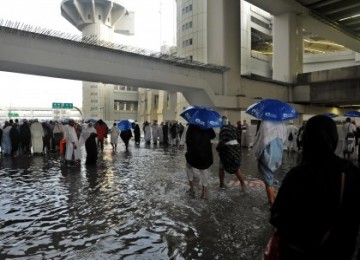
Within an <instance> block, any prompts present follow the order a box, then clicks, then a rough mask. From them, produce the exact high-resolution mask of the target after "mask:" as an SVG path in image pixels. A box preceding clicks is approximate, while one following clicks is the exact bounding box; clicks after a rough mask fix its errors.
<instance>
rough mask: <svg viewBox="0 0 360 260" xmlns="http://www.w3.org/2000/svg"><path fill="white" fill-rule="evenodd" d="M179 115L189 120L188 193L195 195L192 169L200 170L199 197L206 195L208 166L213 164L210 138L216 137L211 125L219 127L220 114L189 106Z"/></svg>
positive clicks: (186, 156) (187, 142)
mask: <svg viewBox="0 0 360 260" xmlns="http://www.w3.org/2000/svg"><path fill="white" fill-rule="evenodd" d="M180 116H182V117H183V118H184V119H185V120H187V121H188V122H189V127H188V129H187V131H186V141H185V142H186V153H185V158H186V175H187V177H188V181H189V186H190V189H189V190H188V193H189V194H190V195H192V196H195V189H194V169H197V170H198V171H199V172H200V185H201V187H202V190H201V196H200V198H201V199H205V198H206V197H207V187H208V180H209V170H208V169H209V167H210V166H211V165H212V164H213V162H214V159H213V153H212V143H211V140H212V139H214V138H215V137H216V134H215V131H214V129H213V127H221V125H222V122H221V116H220V114H219V113H217V112H216V111H214V110H212V109H210V108H206V107H189V108H188V109H186V110H184V111H183V112H182V113H181V114H180Z"/></svg>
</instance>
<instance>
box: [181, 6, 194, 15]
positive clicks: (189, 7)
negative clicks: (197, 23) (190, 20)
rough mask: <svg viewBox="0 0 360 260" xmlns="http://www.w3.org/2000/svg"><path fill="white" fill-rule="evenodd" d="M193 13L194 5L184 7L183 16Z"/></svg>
mask: <svg viewBox="0 0 360 260" xmlns="http://www.w3.org/2000/svg"><path fill="white" fill-rule="evenodd" d="M191 11H192V4H190V5H188V6H186V7H184V8H183V9H182V14H183V15H184V14H187V13H189V12H191Z"/></svg>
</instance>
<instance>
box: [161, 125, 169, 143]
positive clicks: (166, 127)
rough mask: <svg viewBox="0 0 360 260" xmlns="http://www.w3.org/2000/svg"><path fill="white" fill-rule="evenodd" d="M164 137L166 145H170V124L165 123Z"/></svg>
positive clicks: (163, 128)
mask: <svg viewBox="0 0 360 260" xmlns="http://www.w3.org/2000/svg"><path fill="white" fill-rule="evenodd" d="M162 132H163V137H164V145H165V146H167V145H169V122H165V124H164V125H163V127H162Z"/></svg>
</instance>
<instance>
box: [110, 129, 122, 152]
mask: <svg viewBox="0 0 360 260" xmlns="http://www.w3.org/2000/svg"><path fill="white" fill-rule="evenodd" d="M119 133H120V131H119V128H118V127H117V126H116V123H114V124H113V126H112V127H111V129H110V144H111V146H112V148H113V150H114V151H116V149H117V143H118V139H119Z"/></svg>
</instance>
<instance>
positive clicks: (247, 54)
mask: <svg viewBox="0 0 360 260" xmlns="http://www.w3.org/2000/svg"><path fill="white" fill-rule="evenodd" d="M240 16H241V33H240V34H241V43H240V45H241V46H240V47H241V53H240V60H241V75H250V74H251V67H250V65H251V64H250V62H251V26H250V17H251V16H250V4H249V3H248V2H246V1H244V0H241V15H240Z"/></svg>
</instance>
